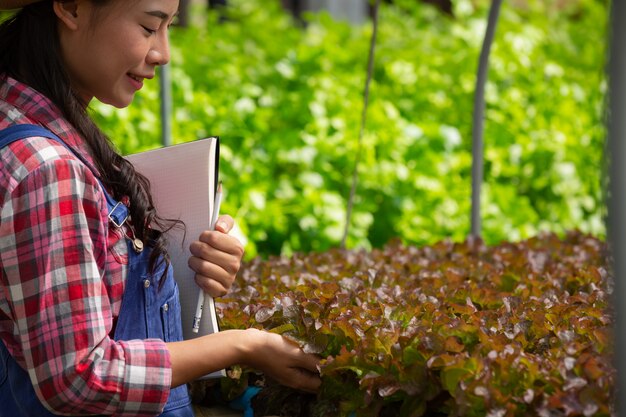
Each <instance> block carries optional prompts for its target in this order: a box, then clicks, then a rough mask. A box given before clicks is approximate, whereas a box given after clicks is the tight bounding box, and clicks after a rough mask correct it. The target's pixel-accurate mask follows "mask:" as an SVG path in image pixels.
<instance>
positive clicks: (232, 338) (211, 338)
mask: <svg viewBox="0 0 626 417" xmlns="http://www.w3.org/2000/svg"><path fill="white" fill-rule="evenodd" d="M167 347H168V349H169V351H170V358H171V363H172V387H175V386H178V385H181V384H184V383H186V382H190V381H193V380H195V379H197V378H198V377H200V376H202V375H206V374H208V373H210V372H214V371H217V370H219V369H224V368H227V367H229V366H232V365H235V364H241V365H246V366H249V367H252V368H254V369H257V370H260V371H262V372H263V373H265V374H267V375H268V376H271V377H272V378H274V379H275V380H276V381H277V382H279V383H281V384H283V385H287V386H290V387H292V388H296V389H300V390H303V391H308V392H315V391H317V389H318V388H319V385H320V377H319V372H318V369H317V365H318V363H319V358H318V357H317V356H315V355H312V354H306V353H304V352H303V351H302V350H301V349H300V347H299V346H297V345H296V344H294V343H293V342H290V341H289V340H287V339H285V338H284V337H282V336H280V335H278V334H274V333H269V332H264V331H261V330H257V329H248V330H226V331H222V332H219V333H213V334H210V335H207V336H204V337H199V338H196V339H192V340H186V341H183V342H172V343H168V344H167Z"/></svg>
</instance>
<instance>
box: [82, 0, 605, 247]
mask: <svg viewBox="0 0 626 417" xmlns="http://www.w3.org/2000/svg"><path fill="white" fill-rule="evenodd" d="M230 3H231V7H230V9H229V12H228V16H227V19H226V21H224V22H222V23H219V17H218V15H217V14H215V13H207V12H206V11H205V10H204V9H202V8H198V9H195V10H194V23H193V25H192V26H191V27H190V28H187V29H181V28H176V27H174V28H172V31H171V44H172V63H171V72H172V78H173V95H174V104H173V108H174V120H173V123H174V126H173V129H174V137H175V143H179V142H186V141H191V140H194V139H196V138H200V137H205V136H208V135H219V136H220V138H221V142H222V159H221V176H222V179H223V181H224V186H225V189H226V196H225V201H224V203H223V212H224V213H229V214H231V215H232V216H233V217H235V219H236V220H237V222H238V225H239V226H240V227H241V229H242V231H243V232H244V234H245V235H246V236H247V237H248V244H247V247H246V250H247V257H248V258H251V257H254V256H256V255H264V256H267V255H270V254H278V253H282V254H286V255H288V254H290V253H292V252H293V251H304V252H308V251H324V250H327V249H328V248H330V247H334V246H337V245H338V244H339V242H340V240H341V237H342V233H343V227H344V219H345V211H346V207H347V197H348V194H349V189H350V179H351V173H352V170H353V166H354V159H355V155H356V151H357V137H358V129H359V123H360V114H361V110H362V102H363V99H362V94H363V87H364V83H365V74H366V63H367V51H368V46H369V40H370V36H371V25H363V26H356V27H355V26H350V25H349V24H347V23H345V22H337V21H333V19H331V17H330V16H328V15H326V14H318V15H308V16H307V22H308V23H307V25H306V27H305V28H302V27H299V26H298V25H295V24H294V23H293V21H292V20H291V19H290V17H289V16H288V15H287V14H285V13H284V12H283V11H282V10H281V9H280V7H279V5H278V2H277V1H261V0H231V2H230ZM488 3H489V2H486V1H474V2H471V1H469V0H460V1H457V2H455V15H456V16H455V18H454V19H451V18H448V17H446V16H444V15H442V14H440V13H438V12H437V11H436V10H435V9H434V8H432V7H431V6H428V5H423V4H421V3H420V2H416V1H414V0H397V1H396V5H395V6H391V5H383V6H382V10H381V16H380V24H381V27H380V33H379V41H378V45H377V50H376V63H375V71H374V80H373V82H372V85H371V97H370V106H369V108H368V123H367V126H366V131H365V136H364V138H363V140H364V141H363V143H364V152H363V158H362V164H361V166H360V169H359V185H358V190H357V199H356V205H355V208H354V212H353V218H352V224H351V228H350V235H349V239H348V247H364V248H372V247H381V246H382V245H383V244H385V243H386V242H387V241H389V240H390V239H391V238H392V237H400V238H401V239H402V240H403V241H404V242H406V243H411V244H416V245H422V244H430V243H433V242H435V241H439V240H441V239H443V238H451V239H452V240H455V241H460V240H463V239H465V237H466V236H467V234H468V233H469V227H470V224H469V218H470V193H471V186H470V172H471V127H472V126H471V116H472V101H473V92H474V83H475V73H476V66H477V61H478V55H479V52H480V47H481V43H482V39H483V36H484V31H485V27H486V20H487V13H488ZM546 3H548V4H546ZM563 3H564V5H562V6H559V7H556V6H554V5H553V4H552V2H543V1H534V0H529V1H527V2H523V4H522V3H520V2H517V3H515V2H505V3H504V5H503V7H502V11H501V17H500V22H499V24H498V28H497V32H496V39H495V44H494V46H493V48H492V56H491V61H490V72H489V81H488V85H487V94H486V97H487V109H486V125H485V185H484V188H483V200H482V210H483V233H484V239H485V241H486V242H487V243H489V244H495V243H497V242H500V241H502V240H508V241H516V240H519V239H522V238H526V237H530V236H534V235H536V234H537V233H538V231H540V230H549V231H553V232H556V233H559V234H562V233H563V232H564V231H565V230H567V229H573V228H577V229H580V230H582V231H584V232H589V233H592V234H594V235H596V236H600V237H602V236H604V233H605V230H604V224H603V216H604V214H605V207H604V203H603V200H604V196H603V192H602V153H603V144H604V137H605V129H604V107H605V106H604V101H605V96H606V79H605V72H604V67H605V62H606V57H605V53H606V47H605V44H606V38H607V35H606V26H607V14H608V12H607V9H608V2H607V1H602V0H572V1H569V2H563ZM158 102H159V100H158V82H152V83H149V85H146V87H145V88H144V90H142V92H141V93H140V94H139V95H138V96H137V98H136V99H135V103H134V104H133V105H132V106H131V107H129V108H127V109H122V110H117V109H112V108H109V107H107V106H104V105H102V104H99V103H96V104H95V105H94V112H95V117H96V118H97V120H98V122H99V124H100V125H101V126H102V128H103V129H104V130H105V131H106V132H107V133H108V134H109V135H110V136H111V137H112V138H113V140H114V142H115V143H116V144H117V146H118V147H119V149H120V150H121V151H122V152H123V153H131V152H136V151H139V150H145V149H148V148H154V147H158V146H160V127H159V107H158V106H159V104H158Z"/></svg>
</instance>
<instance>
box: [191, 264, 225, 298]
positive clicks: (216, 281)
mask: <svg viewBox="0 0 626 417" xmlns="http://www.w3.org/2000/svg"><path fill="white" fill-rule="evenodd" d="M188 264H189V267H190V268H191V269H192V270H193V271H194V272H195V273H196V275H195V280H196V284H197V285H198V286H199V287H200V288H202V289H203V290H204V291H205V292H207V293H209V294H210V295H211V296H212V297H221V296H223V295H226V294H227V293H228V290H229V289H230V287H231V286H232V284H233V281H234V280H235V275H234V274H231V273H229V272H228V271H226V270H224V269H223V268H222V267H220V266H219V265H216V264H214V263H211V262H207V261H205V260H204V259H202V258H198V257H196V256H192V257H190V258H189V262H188Z"/></svg>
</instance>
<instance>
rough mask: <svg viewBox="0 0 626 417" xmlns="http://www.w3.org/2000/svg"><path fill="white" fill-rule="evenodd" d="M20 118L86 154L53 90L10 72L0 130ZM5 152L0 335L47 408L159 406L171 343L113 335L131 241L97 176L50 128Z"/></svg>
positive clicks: (0, 93)
mask: <svg viewBox="0 0 626 417" xmlns="http://www.w3.org/2000/svg"><path fill="white" fill-rule="evenodd" d="M18 123H20V124H21V123H31V124H39V125H42V126H44V127H46V128H47V129H49V130H50V131H52V132H54V133H55V134H56V135H58V136H59V137H60V138H62V139H63V140H64V141H65V142H66V143H67V144H68V145H69V146H70V147H72V148H73V149H75V150H76V151H78V152H80V153H81V154H82V155H84V156H85V158H86V159H87V160H88V161H90V160H91V159H90V156H89V155H88V153H87V151H86V145H85V144H84V143H83V140H82V139H81V138H80V136H79V135H78V134H77V132H76V131H75V129H74V128H73V127H72V126H70V124H69V123H68V122H67V121H66V120H65V119H63V117H62V116H61V115H60V113H59V111H58V109H57V108H56V107H55V106H54V105H53V104H52V103H51V102H50V101H49V100H47V99H46V98H45V97H44V96H42V95H41V94H39V93H38V92H36V91H34V90H33V89H31V88H29V87H28V86H26V85H24V84H21V83H19V82H17V81H15V80H14V79H11V78H8V79H7V81H6V82H4V83H0V129H3V128H5V127H7V126H9V125H12V124H18ZM0 157H1V158H0V207H1V210H2V211H1V213H0V267H1V274H0V340H2V342H3V343H4V344H5V346H6V347H7V349H8V350H9V352H10V353H11V355H12V356H13V357H14V358H15V359H16V360H17V362H18V363H19V364H20V365H21V366H22V367H23V368H24V369H26V370H28V372H29V375H30V377H31V380H32V382H33V385H34V387H35V392H36V393H37V396H38V397H39V398H40V400H41V401H42V403H43V404H44V405H45V406H46V408H48V409H49V410H51V411H52V412H53V413H58V414H80V413H82V414H114V415H120V416H121V415H125V416H130V415H133V416H134V415H138V416H139V415H141V416H149V415H158V414H159V413H160V412H161V410H162V409H163V407H164V406H165V402H166V401H167V398H168V396H169V390H170V383H171V365H170V356H169V351H168V350H167V348H166V346H165V344H164V342H163V341H161V340H154V339H149V340H133V341H124V342H116V341H114V340H112V338H111V337H110V335H112V330H113V323H114V320H115V318H116V317H117V315H118V314H119V311H120V307H121V301H122V294H123V292H124V282H125V277H126V270H127V269H126V262H127V257H126V255H127V251H126V243H125V239H123V238H122V239H120V233H119V231H116V230H115V229H109V224H108V221H107V214H108V213H107V205H106V201H105V199H104V194H103V193H102V191H101V188H100V186H99V184H98V182H97V180H96V178H95V177H94V174H93V173H92V172H91V171H90V170H89V169H88V168H87V167H86V166H85V165H84V164H83V163H81V162H80V161H79V160H78V159H77V158H76V157H75V156H74V155H72V153H71V152H70V151H68V150H67V149H66V148H64V147H63V146H62V145H60V144H58V143H57V142H55V141H52V140H50V139H45V138H38V137H33V138H28V139H26V140H21V141H17V142H14V143H13V144H11V145H9V146H8V147H5V148H4V149H2V150H0ZM0 407H1V405H0Z"/></svg>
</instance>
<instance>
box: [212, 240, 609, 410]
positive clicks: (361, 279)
mask: <svg viewBox="0 0 626 417" xmlns="http://www.w3.org/2000/svg"><path fill="white" fill-rule="evenodd" d="M607 265H609V259H608V253H607V247H606V245H605V243H604V242H602V241H600V240H598V239H596V238H594V237H592V236H589V235H585V234H582V233H579V232H570V233H568V234H567V235H566V236H565V237H563V238H559V237H558V236H556V235H554V234H546V235H542V236H539V237H536V238H533V239H529V240H526V241H523V242H519V243H502V244H500V245H497V246H494V247H487V246H485V245H484V244H483V243H482V242H481V241H480V240H478V239H470V240H468V241H466V242H463V243H452V242H447V241H444V242H441V243H438V244H435V245H432V246H426V247H419V248H418V247H412V246H405V245H402V244H401V243H399V242H392V243H390V244H388V245H387V246H385V247H384V248H383V249H381V250H373V251H371V252H366V251H351V250H339V249H336V250H330V251H328V252H325V253H318V254H309V255H304V254H296V255H294V256H292V257H289V258H285V257H282V258H271V259H269V260H261V259H256V260H253V261H252V262H250V263H248V264H246V265H245V266H244V267H243V268H242V271H241V272H240V277H239V279H238V282H237V283H236V285H235V287H234V288H233V291H232V292H231V293H230V295H229V296H228V297H227V298H224V299H222V300H221V302H220V303H219V305H218V311H219V315H220V320H221V325H222V327H223V328H245V327H249V326H254V327H258V328H263V329H268V330H271V331H274V332H278V333H282V334H283V335H285V336H287V337H290V338H292V339H293V340H295V341H297V342H298V343H300V344H301V345H302V346H303V348H304V349H305V350H306V351H307V352H313V353H316V354H319V355H320V357H322V358H324V359H323V360H322V362H321V366H320V370H321V375H322V381H323V384H322V388H321V391H320V392H319V394H318V395H317V396H314V395H306V394H301V393H297V392H294V391H292V390H289V389H286V388H284V387H280V386H276V385H275V384H273V383H272V382H271V381H268V380H265V379H264V378H263V377H262V376H259V375H256V374H254V373H251V372H250V370H247V369H243V370H241V369H232V370H231V372H230V375H231V376H232V378H231V379H226V380H224V381H222V383H221V387H222V388H221V391H222V394H221V395H222V396H224V398H227V397H233V396H236V395H237V394H238V393H240V392H241V390H243V389H244V388H245V387H246V386H247V385H248V384H252V383H253V384H256V385H259V384H260V385H263V386H264V387H265V388H264V389H263V390H262V391H261V392H260V393H259V394H258V395H257V396H256V397H255V399H254V400H253V406H254V407H255V415H268V414H275V415H286V416H349V415H357V416H366V417H367V416H421V415H429V416H433V415H437V416H439V415H442V416H448V415H449V416H489V417H495V416H527V415H539V416H591V415H594V416H608V415H614V411H613V408H612V404H613V400H614V393H613V389H614V385H615V378H616V373H615V370H614V368H613V366H612V354H613V343H612V335H611V329H612V325H613V313H612V310H611V306H610V296H611V291H612V288H613V285H612V276H611V273H610V271H609V270H608V267H607Z"/></svg>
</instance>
